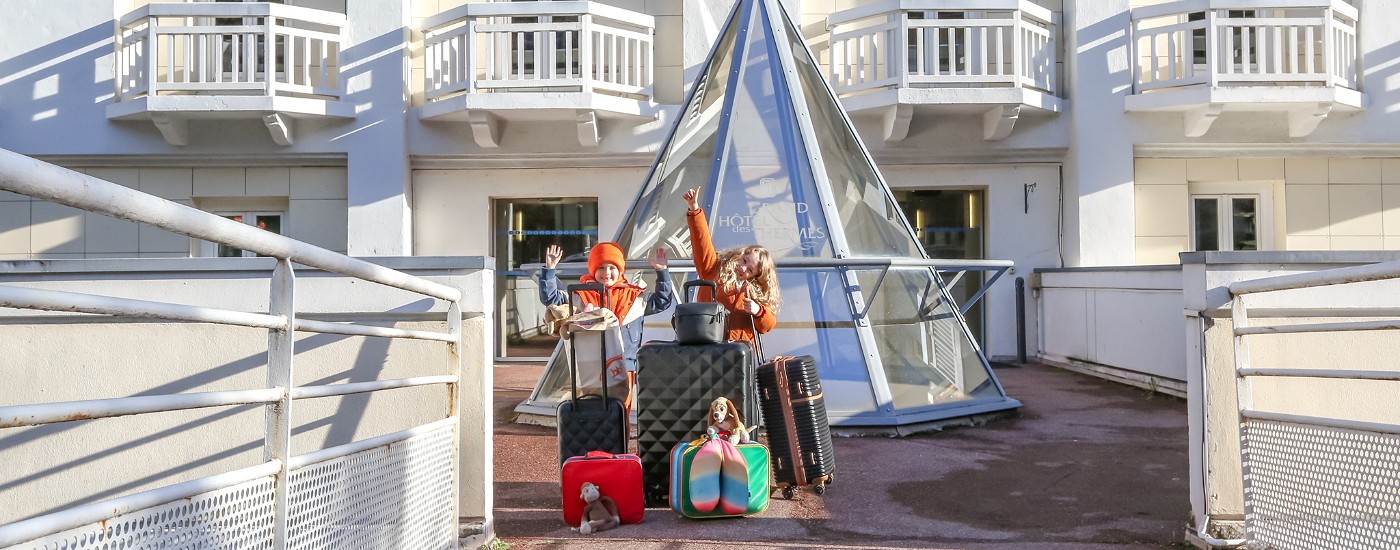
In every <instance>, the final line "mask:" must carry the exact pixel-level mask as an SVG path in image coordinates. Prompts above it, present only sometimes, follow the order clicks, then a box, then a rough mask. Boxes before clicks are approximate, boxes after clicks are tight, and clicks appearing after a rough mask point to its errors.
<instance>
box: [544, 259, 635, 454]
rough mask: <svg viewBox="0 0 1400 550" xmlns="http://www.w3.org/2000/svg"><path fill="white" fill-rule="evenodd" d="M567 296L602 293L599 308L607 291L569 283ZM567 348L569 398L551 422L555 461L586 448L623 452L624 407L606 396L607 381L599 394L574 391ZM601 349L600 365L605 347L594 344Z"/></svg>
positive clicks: (575, 374) (573, 368) (625, 431)
mask: <svg viewBox="0 0 1400 550" xmlns="http://www.w3.org/2000/svg"><path fill="white" fill-rule="evenodd" d="M568 290H569V296H570V297H572V296H573V294H574V292H576V291H579V290H596V291H598V294H599V296H603V307H607V298H606V296H607V292H606V289H605V288H604V287H603V285H600V284H582V285H569V287H568ZM566 347H567V348H569V383H570V392H569V399H568V400H566V401H564V402H562V403H560V404H559V408H558V409H557V410H556V411H555V425H556V426H557V427H558V432H557V433H558V435H559V463H560V464H561V465H562V464H563V463H564V461H565V460H567V459H568V458H569V457H573V456H584V455H586V454H588V452H589V451H605V452H608V453H612V454H627V451H628V449H627V439H628V435H629V431H630V427H629V426H628V423H627V422H628V418H627V416H628V415H627V408H626V407H625V406H624V405H623V404H622V401H621V400H619V399H617V398H613V397H609V396H608V384H601V386H602V387H603V394H602V395H597V394H587V395H582V396H580V395H579V394H578V367H577V365H578V361H576V360H575V357H574V355H573V349H574V346H572V345H569V346H566ZM598 348H599V349H600V350H602V352H603V362H602V364H607V346H598Z"/></svg>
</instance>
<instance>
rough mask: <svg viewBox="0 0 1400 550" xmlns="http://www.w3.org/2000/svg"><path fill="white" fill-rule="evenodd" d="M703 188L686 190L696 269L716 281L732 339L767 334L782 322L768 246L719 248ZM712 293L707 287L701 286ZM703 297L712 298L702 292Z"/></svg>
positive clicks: (750, 338) (692, 252)
mask: <svg viewBox="0 0 1400 550" xmlns="http://www.w3.org/2000/svg"><path fill="white" fill-rule="evenodd" d="M699 196H700V188H699V187H696V188H693V189H689V190H687V191H686V192H685V195H684V197H683V198H684V199H685V203H686V206H688V207H689V209H688V210H687V211H686V222H687V223H688V224H689V225H690V250H691V256H692V257H693V258H694V259H695V272H696V273H697V274H698V275H699V277H700V278H701V279H705V280H707V281H713V282H714V283H715V286H716V287H717V288H718V291H717V293H718V294H719V296H716V297H715V301H716V302H719V303H721V304H724V307H725V309H728V310H729V320H728V321H727V322H726V323H725V332H726V333H727V334H728V338H729V339H730V340H744V341H747V342H749V343H751V344H752V343H754V339H755V336H754V331H755V330H757V331H758V333H759V334H766V333H767V332H768V331H770V330H773V327H774V326H777V324H778V315H777V310H778V304H779V303H780V299H779V295H778V272H777V269H776V268H775V267H774V265H773V257H772V256H771V255H770V254H769V253H768V249H767V248H764V247H762V246H760V245H756V244H754V245H747V246H739V247H735V248H730V249H726V250H723V251H720V252H715V245H714V242H713V241H712V240H711V239H710V224H709V221H707V220H706V219H705V212H704V211H703V210H701V209H700V204H699V202H698V201H699ZM701 292H702V293H703V294H708V292H707V289H701ZM699 299H701V300H705V299H708V296H703V295H702V296H700V297H699Z"/></svg>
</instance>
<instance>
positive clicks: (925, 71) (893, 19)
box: [827, 0, 1058, 95]
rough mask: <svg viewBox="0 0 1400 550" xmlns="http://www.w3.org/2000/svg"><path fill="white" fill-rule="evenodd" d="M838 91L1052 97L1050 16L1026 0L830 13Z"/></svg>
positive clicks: (926, 2)
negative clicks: (1004, 92)
mask: <svg viewBox="0 0 1400 550" xmlns="http://www.w3.org/2000/svg"><path fill="white" fill-rule="evenodd" d="M827 27H828V30H830V32H831V38H830V40H831V52H830V53H831V81H832V84H833V86H834V87H835V89H836V92H837V93H838V94H850V93H856V92H862V91H866V90H872V89H882V88H905V87H963V88H966V87H1022V88H1028V89H1034V90H1038V91H1041V92H1045V93H1048V94H1051V95H1054V94H1055V89H1056V87H1055V80H1056V78H1055V74H1056V67H1055V65H1056V62H1057V61H1056V59H1057V52H1056V51H1057V50H1058V45H1057V39H1056V34H1057V32H1058V31H1057V30H1056V24H1055V21H1054V14H1053V12H1051V11H1050V10H1048V9H1045V8H1043V7H1041V6H1038V5H1036V4H1033V3H1031V2H1030V1H1029V0H991V1H983V2H972V1H968V2H964V3H957V2H944V1H934V0H887V1H884V2H880V3H877V4H874V5H871V6H867V7H864V8H857V9H851V10H846V11H843V12H839V13H836V14H832V16H831V17H830V18H828V20H827Z"/></svg>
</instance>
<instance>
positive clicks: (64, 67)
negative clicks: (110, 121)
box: [0, 20, 154, 152]
mask: <svg viewBox="0 0 1400 550" xmlns="http://www.w3.org/2000/svg"><path fill="white" fill-rule="evenodd" d="M114 25H115V23H114V22H113V21H111V20H108V21H106V22H104V23H102V24H99V25H95V26H92V27H89V28H87V29H85V30H83V31H81V32H78V33H77V34H73V35H70V36H67V37H64V38H62V39H59V40H56V41H54V42H51V43H49V44H45V45H43V46H41V47H39V48H37V49H34V50H30V51H28V52H25V53H24V54H21V55H19V56H16V57H14V58H11V59H8V60H5V61H3V62H0V128H5V131H4V132H0V147H4V148H6V149H15V150H20V151H26V150H30V151H36V152H38V151H46V150H49V149H51V148H54V147H56V146H60V145H62V144H65V143H70V142H72V140H73V138H74V134H73V132H77V131H79V130H80V129H82V128H88V127H91V124H92V120H106V118H107V115H106V111H105V107H106V105H107V104H108V103H110V102H111V101H112V98H113V97H114V96H115V91H114V88H113V86H114V83H113V80H112V79H113V76H112V72H113V71H114V70H115V66H114V63H113V61H112V57H113V55H114V54H113V52H112V49H113V43H114V40H115V36H114V34H113V31H112V29H113V27H114ZM17 129H22V130H18V131H17ZM152 131H154V129H152Z"/></svg>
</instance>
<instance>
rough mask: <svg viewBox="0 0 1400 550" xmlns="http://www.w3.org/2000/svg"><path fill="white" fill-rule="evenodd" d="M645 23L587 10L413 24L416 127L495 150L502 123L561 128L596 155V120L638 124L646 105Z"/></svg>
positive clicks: (474, 13) (488, 13) (512, 5)
mask: <svg viewBox="0 0 1400 550" xmlns="http://www.w3.org/2000/svg"><path fill="white" fill-rule="evenodd" d="M654 29H655V21H654V18H653V17H651V16H649V15H646V14H641V13H636V12H632V11H628V10H624V9H620V8H615V7H612V6H607V5H604V4H600V3H597V2H579V1H575V2H488V3H474V4H466V5H463V6H461V7H458V8H455V9H452V10H449V11H446V12H443V13H440V14H438V15H436V16H434V17H432V18H429V19H428V20H427V21H425V22H424V24H423V58H424V88H423V105H422V107H420V108H419V118H420V119H422V120H425V121H458V122H466V123H468V124H470V125H471V130H472V136H473V139H475V141H476V142H477V144H478V145H480V146H481V147H498V146H500V136H501V129H502V127H503V126H504V124H503V122H504V121H510V120H522V121H539V120H566V121H570V122H572V123H573V124H575V126H576V128H577V130H578V139H579V143H580V144H582V145H584V146H596V145H598V143H599V140H600V134H599V131H598V125H599V122H600V120H603V119H611V120H617V121H621V122H624V123H632V124H641V123H644V122H648V121H651V120H654V119H655V118H656V112H657V108H656V104H655V103H654V102H653V101H652V82H653V78H654V77H653V73H652V43H653V42H652V35H653V32H654Z"/></svg>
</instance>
